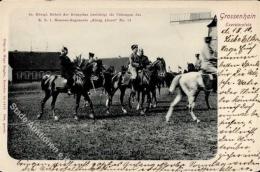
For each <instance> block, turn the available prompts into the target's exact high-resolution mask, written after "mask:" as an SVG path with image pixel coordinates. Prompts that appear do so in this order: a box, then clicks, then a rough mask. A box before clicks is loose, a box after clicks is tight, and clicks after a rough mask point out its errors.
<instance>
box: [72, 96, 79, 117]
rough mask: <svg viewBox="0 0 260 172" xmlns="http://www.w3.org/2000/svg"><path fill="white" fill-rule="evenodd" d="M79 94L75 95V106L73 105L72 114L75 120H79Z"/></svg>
mask: <svg viewBox="0 0 260 172" xmlns="http://www.w3.org/2000/svg"><path fill="white" fill-rule="evenodd" d="M80 98H81V94H79V93H78V94H76V105H75V112H74V114H73V116H74V119H75V120H77V121H78V120H79V117H78V109H79V103H80Z"/></svg>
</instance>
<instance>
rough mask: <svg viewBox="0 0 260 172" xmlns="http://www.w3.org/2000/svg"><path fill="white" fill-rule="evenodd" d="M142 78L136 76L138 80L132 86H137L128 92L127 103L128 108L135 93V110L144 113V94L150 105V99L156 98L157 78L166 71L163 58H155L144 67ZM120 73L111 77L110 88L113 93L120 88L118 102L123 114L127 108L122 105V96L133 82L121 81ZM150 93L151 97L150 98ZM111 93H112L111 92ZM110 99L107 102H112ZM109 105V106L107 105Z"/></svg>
mask: <svg viewBox="0 0 260 172" xmlns="http://www.w3.org/2000/svg"><path fill="white" fill-rule="evenodd" d="M142 72H143V73H142V78H140V75H139V76H138V82H136V83H137V85H135V86H134V88H137V89H136V90H135V93H134V92H131V93H130V96H129V99H128V104H129V106H130V108H131V107H132V99H133V96H134V95H135V94H136V93H137V94H138V97H137V100H138V105H137V110H139V109H141V113H144V111H145V110H144V109H143V103H144V100H145V96H147V102H148V107H149V106H150V104H151V102H152V99H154V101H157V100H156V86H157V84H158V78H159V77H163V76H164V75H165V73H166V64H165V61H164V59H163V58H157V60H156V61H154V62H153V63H152V64H151V65H149V66H148V67H147V68H146V69H144V70H143V71H142ZM121 75H122V74H121V73H117V74H116V75H115V76H114V77H113V79H112V89H113V93H115V92H116V91H117V90H118V89H119V90H120V103H121V109H122V111H123V113H124V114H126V113H127V110H126V108H125V105H124V96H125V91H126V89H131V88H132V86H133V82H131V81H130V82H127V83H123V82H122V79H121ZM140 94H142V99H141V103H140ZM151 94H152V98H151ZM112 95H113V94H112ZM110 98H111V99H108V100H107V104H111V103H112V96H111V97H110ZM156 103H157V102H156ZM108 107H109V106H108Z"/></svg>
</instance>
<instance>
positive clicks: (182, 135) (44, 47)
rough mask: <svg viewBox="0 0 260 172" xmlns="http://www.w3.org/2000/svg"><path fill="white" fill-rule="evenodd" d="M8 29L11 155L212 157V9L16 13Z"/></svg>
mask: <svg viewBox="0 0 260 172" xmlns="http://www.w3.org/2000/svg"><path fill="white" fill-rule="evenodd" d="M8 27H9V30H8V40H9V41H8V126H7V130H8V131H7V133H8V135H7V146H8V153H9V155H10V156H11V157H12V158H14V159H17V160H64V159H65V160H209V159H212V158H214V157H215V155H216V154H217V151H218V150H217V148H218V104H217V98H218V96H217V95H218V88H217V83H218V81H217V79H218V77H217V71H218V69H217V59H218V35H217V33H218V32H217V27H218V18H217V15H216V12H214V11H212V10H210V9H203V8H201V9H199V8H198V9H196V8H195V9H188V8H187V9H186V8H176V9H175V8H162V9H158V8H157V9H151V8H149V9H148V8H147V9H146V8H143V9H142V8H140V9H133V8H132V9H109V8H108V9H84V8H81V9H72V8H71V9H66V10H64V9H63V10H62V9H58V8H57V9H55V8H53V9H45V8H42V9H37V8H33V9H26V8H24V9H23V8H20V9H17V10H14V11H12V13H11V15H10V16H9V26H8Z"/></svg>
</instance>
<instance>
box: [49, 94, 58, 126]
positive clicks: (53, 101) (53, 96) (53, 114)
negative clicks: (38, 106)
mask: <svg viewBox="0 0 260 172" xmlns="http://www.w3.org/2000/svg"><path fill="white" fill-rule="evenodd" d="M58 95H59V93H58V92H53V93H52V101H51V111H52V116H53V118H54V120H55V121H58V120H59V118H58V116H56V115H55V103H56V100H57V97H58Z"/></svg>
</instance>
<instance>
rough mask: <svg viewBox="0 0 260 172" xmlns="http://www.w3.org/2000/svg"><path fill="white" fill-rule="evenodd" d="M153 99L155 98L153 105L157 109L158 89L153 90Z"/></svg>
mask: <svg viewBox="0 0 260 172" xmlns="http://www.w3.org/2000/svg"><path fill="white" fill-rule="evenodd" d="M152 97H153V100H154V103H153V105H152V106H153V108H156V106H157V98H156V88H155V89H153V91H152Z"/></svg>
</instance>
